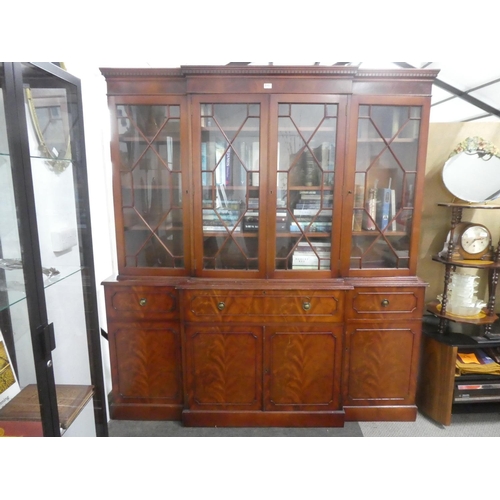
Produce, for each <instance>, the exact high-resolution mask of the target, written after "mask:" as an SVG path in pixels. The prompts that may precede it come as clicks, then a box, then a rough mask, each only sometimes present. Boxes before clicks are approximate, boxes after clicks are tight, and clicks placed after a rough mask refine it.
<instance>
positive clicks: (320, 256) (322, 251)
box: [292, 241, 331, 270]
mask: <svg viewBox="0 0 500 500" xmlns="http://www.w3.org/2000/svg"><path fill="white" fill-rule="evenodd" d="M313 245H314V249H313V247H312V246H311V243H309V242H307V241H301V242H299V244H298V245H297V248H296V249H295V251H294V252H293V256H292V268H293V269H308V270H311V269H330V253H331V245H330V242H314V243H313Z"/></svg>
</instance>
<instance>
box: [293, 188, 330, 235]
mask: <svg viewBox="0 0 500 500" xmlns="http://www.w3.org/2000/svg"><path fill="white" fill-rule="evenodd" d="M332 203H333V195H332V194H322V193H321V191H301V192H300V198H299V200H298V201H297V204H296V205H295V208H294V209H293V215H294V218H295V220H294V221H292V222H291V223H290V231H291V232H294V233H298V232H301V231H306V232H321V233H330V232H331V231H332Z"/></svg>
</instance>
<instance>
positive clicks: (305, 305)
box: [302, 302, 311, 311]
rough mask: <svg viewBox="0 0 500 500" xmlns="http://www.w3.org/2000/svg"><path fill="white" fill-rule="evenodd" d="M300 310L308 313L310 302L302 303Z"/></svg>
mask: <svg viewBox="0 0 500 500" xmlns="http://www.w3.org/2000/svg"><path fill="white" fill-rule="evenodd" d="M302 309H304V311H309V309H311V303H310V302H303V303H302Z"/></svg>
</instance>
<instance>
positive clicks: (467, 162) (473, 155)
mask: <svg viewBox="0 0 500 500" xmlns="http://www.w3.org/2000/svg"><path fill="white" fill-rule="evenodd" d="M464 142H465V143H466V145H467V147H466V148H465V150H464V149H462V150H461V151H460V150H459V151H460V152H457V153H456V154H453V156H451V157H450V158H449V159H448V161H447V162H446V163H445V164H444V167H443V182H444V185H445V186H446V188H447V189H448V191H450V193H451V194H453V195H454V196H456V197H457V198H460V199H461V200H463V201H468V202H471V203H482V202H485V201H490V200H495V199H497V198H499V197H500V158H499V157H498V156H495V153H496V151H495V152H494V153H493V152H491V148H490V150H488V149H479V148H477V147H475V148H474V149H473V148H471V146H470V145H471V144H474V145H475V146H477V144H478V142H477V140H476V141H474V142H473V143H471V139H469V140H466V141H464ZM481 144H485V141H483V142H482V143H481ZM486 144H487V143H486ZM493 148H494V146H493ZM456 151H457V150H456Z"/></svg>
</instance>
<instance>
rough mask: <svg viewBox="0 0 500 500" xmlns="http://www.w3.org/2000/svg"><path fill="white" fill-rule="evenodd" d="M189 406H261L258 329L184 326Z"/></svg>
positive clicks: (227, 408) (260, 335) (225, 408)
mask: <svg viewBox="0 0 500 500" xmlns="http://www.w3.org/2000/svg"><path fill="white" fill-rule="evenodd" d="M186 354H187V356H186V379H187V393H188V403H189V408H190V409H191V410H193V409H198V410H201V409H204V410H214V409H216V410H237V411H238V410H239V411H241V410H258V409H261V408H262V395H261V394H262V329H261V328H259V327H244V326H233V327H231V326H229V327H226V326H224V327H209V326H192V325H189V326H187V327H186Z"/></svg>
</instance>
